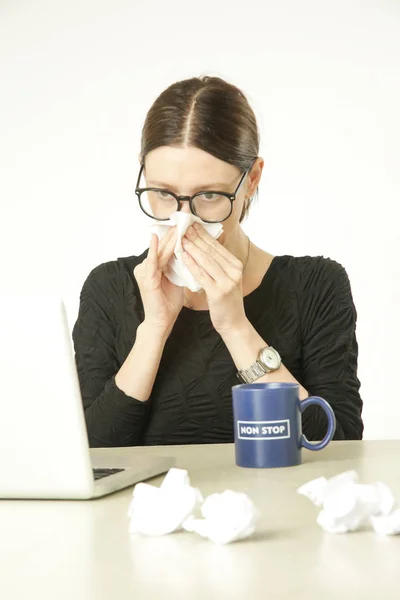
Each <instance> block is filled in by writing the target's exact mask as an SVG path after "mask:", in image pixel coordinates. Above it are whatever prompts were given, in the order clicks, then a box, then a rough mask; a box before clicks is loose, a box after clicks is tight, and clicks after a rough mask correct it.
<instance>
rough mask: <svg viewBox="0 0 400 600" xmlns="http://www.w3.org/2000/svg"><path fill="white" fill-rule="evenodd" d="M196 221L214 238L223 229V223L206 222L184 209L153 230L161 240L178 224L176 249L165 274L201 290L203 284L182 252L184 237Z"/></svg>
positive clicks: (182, 283)
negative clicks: (188, 265)
mask: <svg viewBox="0 0 400 600" xmlns="http://www.w3.org/2000/svg"><path fill="white" fill-rule="evenodd" d="M195 222H196V223H201V224H202V225H203V227H204V229H205V230H206V231H207V232H208V233H209V234H210V235H211V236H212V237H213V238H214V239H217V238H218V237H219V236H220V235H221V233H222V231H223V227H222V224H221V223H204V221H202V220H201V219H199V217H196V216H195V215H193V214H192V213H190V214H189V213H186V212H182V211H176V212H174V213H172V215H171V216H170V218H169V220H168V221H160V222H159V223H158V224H157V225H152V226H151V231H152V232H153V233H155V234H157V236H158V238H159V239H160V240H161V238H163V237H164V235H165V234H166V233H167V232H168V230H169V228H170V227H173V226H174V225H176V228H177V240H176V244H175V250H174V254H173V256H172V258H171V259H170V261H169V262H168V265H167V267H166V269H165V276H166V277H168V279H169V280H170V281H171V282H172V283H174V284H175V285H178V286H180V287H187V288H188V289H189V290H190V291H191V292H199V291H200V290H201V289H202V286H201V285H200V283H199V282H198V281H197V279H196V278H195V277H193V275H192V274H191V272H190V271H189V269H188V268H187V266H186V264H185V263H184V262H183V259H182V254H183V252H184V250H183V247H182V238H183V236H184V235H185V233H186V230H187V228H188V227H189V226H190V225H192V224H193V223H195Z"/></svg>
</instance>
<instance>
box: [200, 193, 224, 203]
mask: <svg viewBox="0 0 400 600" xmlns="http://www.w3.org/2000/svg"><path fill="white" fill-rule="evenodd" d="M218 198H219V194H214V193H212V192H203V193H202V194H201V195H200V196H199V199H200V200H205V201H206V202H215V200H218Z"/></svg>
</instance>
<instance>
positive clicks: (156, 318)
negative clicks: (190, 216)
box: [133, 227, 183, 335]
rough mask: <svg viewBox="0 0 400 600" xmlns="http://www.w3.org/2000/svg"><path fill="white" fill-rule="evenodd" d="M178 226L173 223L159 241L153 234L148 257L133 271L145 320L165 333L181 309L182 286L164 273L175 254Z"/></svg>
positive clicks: (169, 329) (166, 333)
mask: <svg viewBox="0 0 400 600" xmlns="http://www.w3.org/2000/svg"><path fill="white" fill-rule="evenodd" d="M175 243H176V227H171V228H170V229H169V231H168V233H166V234H165V235H164V237H163V238H162V239H161V240H160V241H159V239H158V237H157V235H156V234H154V233H153V234H152V237H151V242H150V248H149V252H148V255H147V258H145V260H144V261H143V262H142V263H140V264H139V265H137V266H136V267H135V269H134V271H133V274H134V276H135V278H136V281H137V283H138V286H139V290H140V295H141V297H142V302H143V306H144V312H145V323H146V324H147V325H149V326H151V327H154V328H155V329H156V330H157V331H160V332H161V333H162V334H164V335H169V333H170V332H171V330H172V327H173V326H174V323H175V321H176V319H177V317H178V315H179V313H180V311H181V310H182V306H183V288H182V287H179V286H177V285H174V284H173V283H171V282H170V280H169V279H167V277H166V276H165V275H164V273H163V270H164V269H165V267H166V265H167V263H168V261H169V260H170V258H171V257H172V255H173V254H174V249H175Z"/></svg>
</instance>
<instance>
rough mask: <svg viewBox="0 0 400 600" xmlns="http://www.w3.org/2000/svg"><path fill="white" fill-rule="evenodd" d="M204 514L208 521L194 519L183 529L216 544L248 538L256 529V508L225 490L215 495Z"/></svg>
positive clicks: (208, 499) (237, 495) (211, 497)
mask: <svg viewBox="0 0 400 600" xmlns="http://www.w3.org/2000/svg"><path fill="white" fill-rule="evenodd" d="M201 513H202V515H203V517H204V519H196V518H194V517H193V516H190V517H189V518H188V519H187V520H186V521H184V522H183V524H182V527H183V529H185V530H186V531H191V532H195V533H198V534H199V535H201V536H203V537H206V538H208V539H210V540H211V541H212V542H214V543H216V544H228V543H229V542H234V541H236V540H241V539H244V538H247V537H249V536H250V535H252V534H253V533H254V531H255V528H256V520H257V511H256V508H255V506H254V504H253V502H252V501H251V500H250V498H249V497H248V496H247V495H246V494H243V493H239V492H233V491H232V490H225V492H223V493H222V494H211V496H208V497H207V498H206V499H205V501H204V504H203V506H202V507H201Z"/></svg>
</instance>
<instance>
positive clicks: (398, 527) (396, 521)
mask: <svg viewBox="0 0 400 600" xmlns="http://www.w3.org/2000/svg"><path fill="white" fill-rule="evenodd" d="M371 524H372V527H373V528H374V530H375V532H376V533H379V534H380V535H397V534H399V533H400V508H398V509H397V510H395V511H393V512H392V513H391V514H390V515H385V516H382V517H371Z"/></svg>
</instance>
